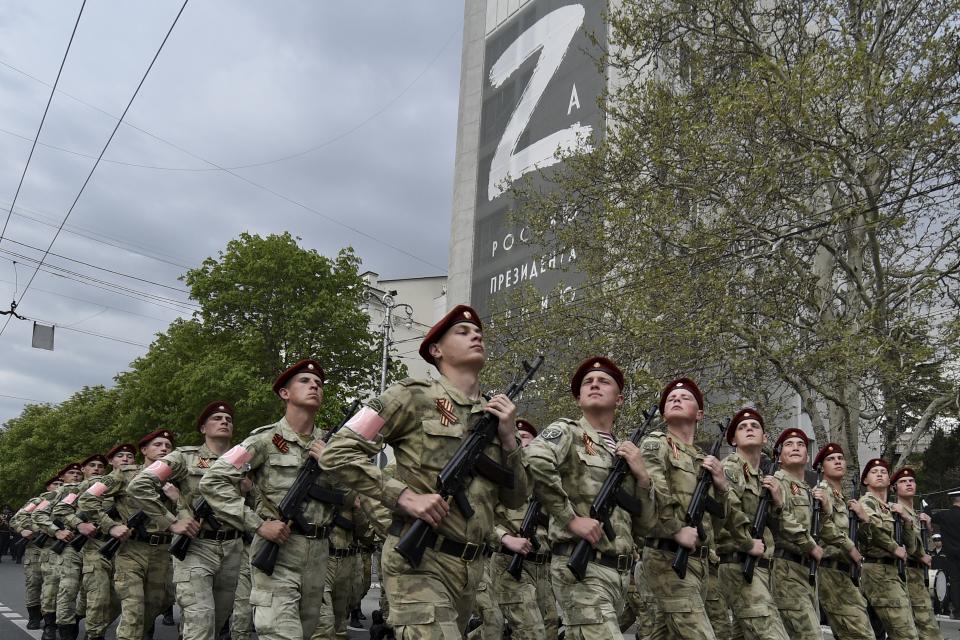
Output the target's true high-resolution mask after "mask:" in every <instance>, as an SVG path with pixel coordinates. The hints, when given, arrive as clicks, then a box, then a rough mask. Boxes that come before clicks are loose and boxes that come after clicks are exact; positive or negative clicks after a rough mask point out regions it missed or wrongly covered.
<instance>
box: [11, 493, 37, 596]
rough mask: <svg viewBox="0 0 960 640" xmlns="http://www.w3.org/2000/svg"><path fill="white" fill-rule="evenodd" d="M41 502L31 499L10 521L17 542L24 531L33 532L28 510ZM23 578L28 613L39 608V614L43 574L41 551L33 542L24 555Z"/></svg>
mask: <svg viewBox="0 0 960 640" xmlns="http://www.w3.org/2000/svg"><path fill="white" fill-rule="evenodd" d="M40 501H41V500H40V498H39V497H36V498H31V499H30V500H28V501H27V504H25V505H24V507H23V508H22V509H20V510H19V511H17V512H16V513H15V514H14V515H13V518H11V519H10V528H11V529H12V530H13V531H14V532H16V533H17V536H16V539H17V540H19V539H20V538H21V537H22V536H21V535H20V532H21V531H23V530H24V529H30V530H33V521H32V518H31V515H30V512H29V511H27V508H28V506H29V505H33V507H34V508H36V506H37V505H38V504H40ZM34 535H36V534H34ZM23 578H24V591H23V600H24V605H25V606H26V607H27V610H28V611H29V610H30V609H31V608H33V607H37V608H38V609H37V612H38V613H39V607H40V595H41V592H42V590H43V573H42V571H41V564H40V549H39V548H38V547H37V545H35V544H34V543H33V542H28V543H27V546H26V549H25V550H24V553H23Z"/></svg>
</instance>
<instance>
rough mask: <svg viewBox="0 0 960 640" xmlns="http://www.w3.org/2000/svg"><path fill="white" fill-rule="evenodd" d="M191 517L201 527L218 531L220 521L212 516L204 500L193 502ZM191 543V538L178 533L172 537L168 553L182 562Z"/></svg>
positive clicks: (207, 503) (198, 499)
mask: <svg viewBox="0 0 960 640" xmlns="http://www.w3.org/2000/svg"><path fill="white" fill-rule="evenodd" d="M193 516H194V517H195V518H196V519H197V520H198V521H199V522H200V526H201V527H203V525H204V523H206V524H208V525H210V528H211V529H213V530H214V531H219V530H220V527H221V524H220V521H219V520H217V518H216V516H214V515H213V509H212V508H211V507H210V503H209V502H207V499H206V498H204V497H200V498H197V499H196V500H195V501H194V503H193ZM191 542H193V538H191V537H190V536H185V535H183V534H179V533H178V534H177V535H175V536H173V540H172V541H171V542H170V548H169V549H168V551H169V552H170V555H172V556H173V557H174V558H176V559H178V560H183V559H184V558H186V557H187V551H189V550H190V543H191Z"/></svg>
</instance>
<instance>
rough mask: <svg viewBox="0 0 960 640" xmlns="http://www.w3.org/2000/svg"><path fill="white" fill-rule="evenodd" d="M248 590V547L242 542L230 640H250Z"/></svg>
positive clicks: (249, 585)
mask: <svg viewBox="0 0 960 640" xmlns="http://www.w3.org/2000/svg"><path fill="white" fill-rule="evenodd" d="M250 588H251V584H250V545H249V544H248V543H247V541H246V540H244V541H243V549H242V550H241V551H240V573H239V575H238V576H237V593H236V596H235V597H234V600H233V615H232V616H231V617H230V640H250V634H251V633H253V609H252V608H251V607H250Z"/></svg>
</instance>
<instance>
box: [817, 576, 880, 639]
mask: <svg viewBox="0 0 960 640" xmlns="http://www.w3.org/2000/svg"><path fill="white" fill-rule="evenodd" d="M818 573H819V585H820V606H821V607H823V610H824V611H826V612H827V621H828V622H829V623H830V628H831V629H833V635H834V636H835V637H837V638H843V640H848V639H849V640H873V639H874V637H875V636H874V634H873V628H872V627H871V626H870V617H869V616H868V615H867V601H866V599H864V597H863V594H862V593H860V590H859V589H857V586H856V585H855V584H853V580H851V579H850V574H849V573H847V572H846V571H839V570H837V569H832V568H830V567H823V566H821V567H820V570H819V572H818Z"/></svg>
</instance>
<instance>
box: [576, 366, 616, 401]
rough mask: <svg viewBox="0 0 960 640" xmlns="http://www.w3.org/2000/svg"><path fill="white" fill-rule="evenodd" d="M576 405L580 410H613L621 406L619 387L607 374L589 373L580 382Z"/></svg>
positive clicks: (601, 372) (599, 372)
mask: <svg viewBox="0 0 960 640" xmlns="http://www.w3.org/2000/svg"><path fill="white" fill-rule="evenodd" d="M577 404H578V405H580V408H581V409H615V408H616V407H619V406H620V405H622V404H623V396H622V395H620V385H618V384H617V381H616V380H614V379H613V376H611V375H610V374H609V373H605V372H603V371H591V372H590V373H588V374H587V375H585V376H584V377H583V380H582V381H581V382H580V397H578V398H577Z"/></svg>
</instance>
